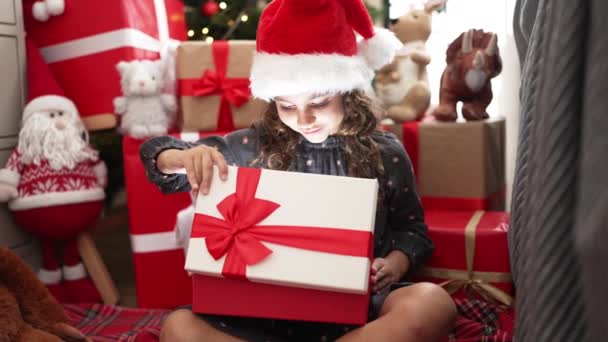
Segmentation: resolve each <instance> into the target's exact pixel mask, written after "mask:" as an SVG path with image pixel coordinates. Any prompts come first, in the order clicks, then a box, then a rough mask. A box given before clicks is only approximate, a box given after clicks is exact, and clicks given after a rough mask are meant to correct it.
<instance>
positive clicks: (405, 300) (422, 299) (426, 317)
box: [387, 283, 457, 341]
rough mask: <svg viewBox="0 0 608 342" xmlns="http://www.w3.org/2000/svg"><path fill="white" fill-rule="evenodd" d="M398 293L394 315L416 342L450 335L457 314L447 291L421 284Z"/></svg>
mask: <svg viewBox="0 0 608 342" xmlns="http://www.w3.org/2000/svg"><path fill="white" fill-rule="evenodd" d="M398 291H399V292H398ZM395 292H396V293H395V296H394V297H393V298H392V299H391V302H392V303H390V304H391V305H390V313H392V314H393V315H394V316H395V317H400V319H403V323H404V328H405V329H407V330H408V334H410V335H411V336H416V337H417V339H416V340H419V341H433V340H435V339H436V338H440V337H442V336H445V335H447V334H448V333H449V332H450V330H451V329H452V327H453V325H454V321H455V319H456V314H457V312H456V306H455V304H454V301H453V300H452V297H451V296H450V295H449V294H448V293H447V292H446V291H445V290H444V289H443V288H441V287H440V286H438V285H435V284H432V283H418V284H415V285H412V286H409V287H406V288H402V289H400V290H397V291H395ZM387 300H388V298H387ZM390 313H389V314H390Z"/></svg>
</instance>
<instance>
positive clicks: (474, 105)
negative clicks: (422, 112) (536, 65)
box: [433, 29, 502, 121]
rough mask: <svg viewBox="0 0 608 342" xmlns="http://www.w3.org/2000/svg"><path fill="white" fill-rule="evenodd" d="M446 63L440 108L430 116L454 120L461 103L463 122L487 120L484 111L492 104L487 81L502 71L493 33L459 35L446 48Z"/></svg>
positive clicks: (474, 32) (474, 31) (490, 87)
mask: <svg viewBox="0 0 608 342" xmlns="http://www.w3.org/2000/svg"><path fill="white" fill-rule="evenodd" d="M446 62H447V66H446V68H445V70H444V71H443V74H442V75H441V88H440V91H439V106H438V107H437V108H436V109H435V111H434V112H433V115H434V116H435V117H436V118H437V120H441V121H456V119H457V118H458V113H456V104H457V103H458V102H459V101H462V102H463V105H462V116H463V117H464V118H465V119H466V120H483V119H486V118H488V113H487V112H486V108H487V107H488V105H489V104H490V102H492V84H491V82H490V80H491V79H492V78H493V77H496V76H497V75H498V74H500V72H501V71H502V61H501V59H500V54H499V51H498V45H497V42H496V34H494V33H490V32H484V31H483V30H473V29H471V30H469V31H467V32H464V33H462V34H461V35H460V36H459V37H458V38H456V40H454V41H453V42H452V43H451V44H450V46H449V47H448V49H447V52H446Z"/></svg>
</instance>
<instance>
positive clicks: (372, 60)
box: [358, 28, 403, 70]
mask: <svg viewBox="0 0 608 342" xmlns="http://www.w3.org/2000/svg"><path fill="white" fill-rule="evenodd" d="M402 46H403V44H401V42H400V41H399V39H397V37H395V34H394V33H393V32H391V31H389V30H387V29H382V28H376V29H375V34H374V36H373V37H372V38H370V39H364V40H362V41H360V42H359V46H358V54H359V55H360V56H362V57H363V58H365V60H366V61H367V64H369V66H370V67H371V68H372V69H374V70H378V69H380V68H382V67H383V66H385V65H386V64H389V63H390V62H392V61H393V59H394V58H395V54H396V53H397V51H398V50H399V49H401V47H402Z"/></svg>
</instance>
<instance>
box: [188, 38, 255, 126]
mask: <svg viewBox="0 0 608 342" xmlns="http://www.w3.org/2000/svg"><path fill="white" fill-rule="evenodd" d="M212 49H213V60H214V62H215V70H211V69H207V70H205V72H204V73H203V76H202V77H201V78H200V79H196V80H190V79H183V80H180V83H181V84H180V89H183V90H185V91H182V95H194V96H210V95H221V100H220V109H219V114H218V118H217V130H219V131H229V132H230V131H234V120H233V117H232V109H231V108H230V104H232V105H234V106H235V107H237V108H238V107H240V106H242V105H244V104H245V103H247V101H249V98H250V97H251V89H249V79H248V78H227V77H226V69H227V68H228V55H229V51H230V47H229V45H228V42H227V41H215V42H213V44H212Z"/></svg>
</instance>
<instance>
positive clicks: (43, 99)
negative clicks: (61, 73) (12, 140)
mask: <svg viewBox="0 0 608 342" xmlns="http://www.w3.org/2000/svg"><path fill="white" fill-rule="evenodd" d="M25 43H26V50H27V54H26V55H27V83H28V85H27V87H28V101H27V102H28V103H27V105H26V106H25V108H24V109H23V121H25V120H27V119H28V118H29V117H30V116H31V115H32V114H33V113H35V112H38V111H41V110H45V111H47V110H62V111H68V112H71V113H73V115H74V117H78V110H77V109H76V105H75V104H74V102H72V101H71V100H70V99H68V98H67V97H65V94H64V92H63V90H62V89H61V87H60V86H59V84H58V83H57V80H55V78H54V76H53V73H52V72H51V69H50V68H49V66H48V64H47V63H46V62H45V61H44V58H43V57H42V54H41V53H40V50H39V49H38V47H37V46H36V44H35V43H34V42H33V41H32V40H31V39H30V38H28V37H27V36H26V37H25Z"/></svg>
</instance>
